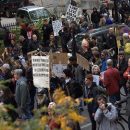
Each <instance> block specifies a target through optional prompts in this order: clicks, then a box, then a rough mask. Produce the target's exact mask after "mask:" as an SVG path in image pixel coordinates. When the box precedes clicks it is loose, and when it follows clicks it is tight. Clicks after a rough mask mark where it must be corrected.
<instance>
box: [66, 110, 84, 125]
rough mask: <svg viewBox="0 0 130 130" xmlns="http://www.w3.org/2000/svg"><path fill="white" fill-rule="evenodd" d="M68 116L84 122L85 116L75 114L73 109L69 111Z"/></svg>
mask: <svg viewBox="0 0 130 130" xmlns="http://www.w3.org/2000/svg"><path fill="white" fill-rule="evenodd" d="M68 116H69V118H70V119H72V120H74V121H75V122H84V121H85V117H83V116H81V115H79V114H77V113H76V112H75V111H71V112H70V113H69V114H68Z"/></svg>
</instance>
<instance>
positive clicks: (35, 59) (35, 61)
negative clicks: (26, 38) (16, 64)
mask: <svg viewBox="0 0 130 130" xmlns="http://www.w3.org/2000/svg"><path fill="white" fill-rule="evenodd" d="M32 68H33V83H34V86H35V87H37V88H49V87H50V73H49V71H50V66H49V56H32Z"/></svg>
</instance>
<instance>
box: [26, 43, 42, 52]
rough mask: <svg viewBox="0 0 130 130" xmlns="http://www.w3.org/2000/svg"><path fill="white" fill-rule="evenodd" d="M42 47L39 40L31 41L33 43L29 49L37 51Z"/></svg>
mask: <svg viewBox="0 0 130 130" xmlns="http://www.w3.org/2000/svg"><path fill="white" fill-rule="evenodd" d="M39 47H40V43H39V41H31V43H30V44H29V49H28V50H29V51H35V50H37V49H38V48H39Z"/></svg>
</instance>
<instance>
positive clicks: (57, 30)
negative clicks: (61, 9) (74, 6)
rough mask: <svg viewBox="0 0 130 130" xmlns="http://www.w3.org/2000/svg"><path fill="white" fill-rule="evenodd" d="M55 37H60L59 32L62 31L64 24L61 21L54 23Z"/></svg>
mask: <svg viewBox="0 0 130 130" xmlns="http://www.w3.org/2000/svg"><path fill="white" fill-rule="evenodd" d="M52 27H53V31H54V36H59V31H60V30H62V22H61V21H60V20H55V21H52Z"/></svg>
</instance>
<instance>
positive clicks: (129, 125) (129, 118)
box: [128, 116, 130, 130]
mask: <svg viewBox="0 0 130 130" xmlns="http://www.w3.org/2000/svg"><path fill="white" fill-rule="evenodd" d="M128 128H129V130H130V116H129V117H128Z"/></svg>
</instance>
